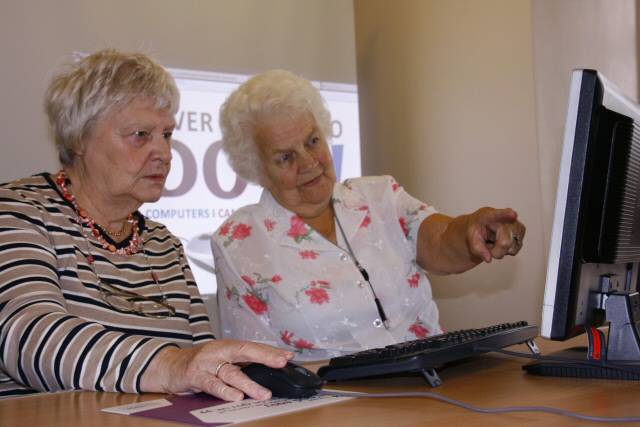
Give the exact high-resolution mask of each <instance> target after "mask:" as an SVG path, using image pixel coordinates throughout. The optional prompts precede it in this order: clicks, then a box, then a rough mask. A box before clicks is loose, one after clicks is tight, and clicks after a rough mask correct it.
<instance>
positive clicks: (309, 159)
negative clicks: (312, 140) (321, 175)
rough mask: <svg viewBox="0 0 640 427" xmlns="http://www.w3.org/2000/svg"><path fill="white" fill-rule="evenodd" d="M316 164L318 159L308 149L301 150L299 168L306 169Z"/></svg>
mask: <svg viewBox="0 0 640 427" xmlns="http://www.w3.org/2000/svg"><path fill="white" fill-rule="evenodd" d="M317 164H318V159H317V158H316V156H315V155H314V154H313V153H311V152H309V151H306V150H305V151H303V153H302V155H301V156H300V169H301V170H303V171H304V170H307V169H312V168H314V167H316V165H317Z"/></svg>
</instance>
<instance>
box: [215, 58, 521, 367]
mask: <svg viewBox="0 0 640 427" xmlns="http://www.w3.org/2000/svg"><path fill="white" fill-rule="evenodd" d="M330 123H331V119H330V113H329V111H328V110H327V108H326V106H325V104H324V101H323V99H322V97H321V95H320V93H319V92H318V90H316V89H315V87H314V86H313V85H312V84H311V83H310V82H309V81H308V80H306V79H304V78H301V77H299V76H296V75H294V74H292V73H290V72H287V71H282V70H273V71H268V72H265V73H263V74H260V75H257V76H255V77H253V78H252V79H250V80H248V81H247V82H246V83H244V84H243V85H241V86H240V87H239V88H238V89H237V90H236V91H235V92H234V93H233V94H231V96H230V97H229V98H228V99H227V101H226V102H225V104H224V105H223V107H222V111H221V117H220V124H221V128H222V135H223V149H224V150H225V152H226V153H227V155H228V157H229V160H230V163H231V166H232V168H233V169H234V170H235V172H236V173H238V174H239V175H240V176H242V177H243V178H245V179H247V180H249V181H252V182H254V183H257V184H259V185H261V186H262V187H264V191H263V193H262V196H261V199H260V201H259V203H257V204H254V205H250V206H246V207H244V208H242V209H239V210H237V211H236V212H235V213H234V214H233V215H232V216H231V217H230V218H229V219H228V220H227V221H226V222H225V223H223V224H222V226H221V227H220V228H219V229H218V230H217V231H216V232H215V233H214V236H213V240H212V249H213V253H214V256H215V266H216V271H217V280H218V290H219V291H218V305H219V309H220V318H221V319H220V320H221V326H222V332H223V335H224V336H228V337H234V338H238V339H246V340H252V341H258V342H263V343H269V344H271V345H279V346H282V347H284V348H287V349H290V350H293V351H295V352H296V353H297V356H296V358H298V359H299V360H316V359H326V358H330V357H335V356H339V355H342V354H346V353H351V352H356V351H360V350H363V349H367V348H372V347H382V346H385V345H388V344H392V343H396V342H400V341H406V340H410V339H416V337H417V338H421V337H425V336H427V335H434V334H438V333H441V328H440V324H439V321H438V310H437V307H436V304H435V302H434V301H433V298H432V294H431V285H430V283H429V279H428V276H427V274H426V273H427V272H430V273H434V274H448V273H459V272H463V271H466V270H469V269H471V268H473V267H474V266H476V265H478V264H479V263H481V262H491V260H492V259H494V258H495V259H500V258H503V257H504V256H505V255H515V254H516V253H517V252H518V251H519V250H520V247H521V246H522V240H523V238H524V234H525V227H524V225H523V224H521V223H520V222H519V221H518V219H517V214H516V212H515V211H513V210H512V209H493V208H481V209H479V210H477V211H475V212H473V213H471V214H468V215H461V216H457V217H450V216H446V215H443V214H440V213H437V212H436V210H435V209H434V208H433V207H432V206H430V205H428V204H426V203H423V202H421V201H419V200H417V199H415V198H413V197H412V196H410V195H409V194H408V193H407V192H406V191H405V190H404V189H403V188H402V186H400V184H398V182H396V181H395V180H394V179H393V178H392V177H390V176H380V177H363V178H356V179H348V180H346V181H345V182H344V183H337V182H336V174H335V171H334V166H333V161H332V158H331V153H330V150H329V138H330V135H331V125H330Z"/></svg>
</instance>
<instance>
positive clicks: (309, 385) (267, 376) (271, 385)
mask: <svg viewBox="0 0 640 427" xmlns="http://www.w3.org/2000/svg"><path fill="white" fill-rule="evenodd" d="M242 372H244V373H245V375H247V376H248V377H249V378H251V379H252V380H253V381H255V382H257V383H258V384H260V385H261V386H263V387H266V388H268V389H269V390H271V394H272V395H273V396H274V397H286V398H288V399H301V398H304V397H311V396H313V395H315V394H317V393H318V391H319V390H320V388H322V384H324V381H323V380H322V378H320V377H319V376H317V375H316V374H315V373H313V372H311V371H310V370H308V369H307V368H304V367H302V366H300V365H296V364H295V363H291V362H289V363H287V365H286V366H285V367H284V368H270V367H268V366H266V365H262V364H260V363H251V364H249V365H246V366H245V367H243V368H242Z"/></svg>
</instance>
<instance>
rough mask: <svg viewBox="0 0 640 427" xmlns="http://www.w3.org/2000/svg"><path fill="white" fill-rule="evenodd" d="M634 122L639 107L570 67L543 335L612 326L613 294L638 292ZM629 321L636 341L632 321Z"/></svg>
mask: <svg viewBox="0 0 640 427" xmlns="http://www.w3.org/2000/svg"><path fill="white" fill-rule="evenodd" d="M638 123H640V106H638V104H637V103H635V102H634V101H632V100H630V99H629V98H627V97H625V96H624V95H623V94H622V93H621V92H620V91H619V90H618V89H617V88H616V87H615V85H613V84H612V83H611V82H609V81H608V80H607V79H606V78H605V77H604V76H602V74H600V73H598V72H597V71H594V70H574V71H573V73H572V77H571V89H570V95H569V105H568V110H567V118H566V125H565V126H566V127H565V134H564V144H563V149H562V158H561V164H560V173H559V178H558V188H557V196H556V206H555V214H554V221H553V229H552V235H551V242H550V249H549V260H548V268H547V281H546V287H545V294H544V304H543V311H542V324H541V335H542V336H543V337H545V338H550V339H554V340H565V339H568V338H570V337H572V336H575V335H577V334H579V333H582V332H584V330H585V329H584V328H585V327H591V326H593V327H599V326H603V325H605V324H610V323H611V316H612V315H613V312H611V309H612V307H613V306H614V304H613V303H611V304H609V305H610V306H609V308H607V305H608V304H607V303H608V302H610V301H609V300H610V298H611V297H612V296H616V295H627V296H628V295H635V294H637V293H636V291H637V289H638V266H639V263H640V131H639V129H638ZM625 298H626V297H625ZM634 298H636V297H635V296H634ZM636 300H637V299H636ZM631 319H633V316H631ZM631 323H633V321H632V322H631ZM631 327H632V328H631V329H635V332H634V333H635V335H636V340H637V325H635V324H634V325H631ZM610 329H611V328H610ZM610 339H611V330H610Z"/></svg>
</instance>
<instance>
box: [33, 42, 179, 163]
mask: <svg viewBox="0 0 640 427" xmlns="http://www.w3.org/2000/svg"><path fill="white" fill-rule="evenodd" d="M137 97H148V98H151V99H154V100H155V108H157V109H163V108H168V109H169V110H170V111H171V114H172V115H173V114H175V113H176V112H177V110H178V106H179V105H180V93H179V92H178V88H177V86H176V83H175V81H174V80H173V77H171V75H170V74H169V73H168V72H167V71H166V70H165V69H164V68H162V67H161V66H160V65H158V64H157V63H156V62H154V61H153V60H152V59H151V58H149V57H148V56H146V55H144V54H142V53H122V52H119V51H117V50H115V49H104V50H101V51H98V52H96V53H94V54H92V55H89V56H87V57H85V58H83V59H81V60H80V61H77V62H74V63H72V64H69V66H68V69H66V70H65V71H63V72H61V73H59V74H58V75H56V76H55V77H54V78H53V80H52V81H51V83H50V84H49V88H48V89H47V92H46V95H45V102H44V104H45V110H46V113H47V116H48V117H49V125H50V127H51V130H52V132H53V137H54V140H55V143H56V148H57V149H58V157H59V159H60V162H61V163H62V165H64V166H69V165H72V164H73V162H74V159H75V156H76V154H75V153H76V151H77V149H78V148H79V146H80V143H81V142H82V140H83V138H86V137H87V136H88V135H91V132H92V131H93V129H94V126H95V124H96V122H97V121H99V120H100V119H101V118H103V117H104V116H105V115H106V114H108V113H109V112H110V111H112V109H113V108H114V107H118V106H123V107H124V106H125V105H127V104H128V103H129V102H131V101H132V100H133V99H134V98H137Z"/></svg>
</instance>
